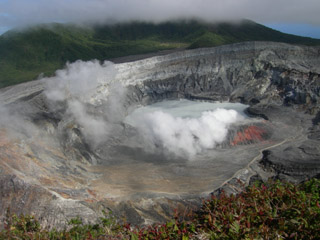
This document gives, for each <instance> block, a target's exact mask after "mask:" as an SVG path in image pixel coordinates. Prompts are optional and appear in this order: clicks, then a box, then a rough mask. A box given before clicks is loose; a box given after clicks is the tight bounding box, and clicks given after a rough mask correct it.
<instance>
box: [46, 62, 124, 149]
mask: <svg viewBox="0 0 320 240" xmlns="http://www.w3.org/2000/svg"><path fill="white" fill-rule="evenodd" d="M115 75H116V70H115V68H114V64H113V63H111V62H107V61H105V62H104V63H102V64H100V63H99V61H97V60H94V61H88V62H84V61H76V62H75V63H68V64H67V65H66V68H65V69H62V70H58V71H56V75H55V76H54V77H52V78H49V79H46V83H47V85H46V91H45V94H46V96H47V97H48V99H49V100H52V101H66V103H67V112H68V113H69V114H71V115H72V116H73V119H74V121H76V122H77V123H78V124H79V125H80V127H81V130H82V133H83V134H84V136H85V137H86V139H87V140H88V142H90V144H92V145H93V146H95V145H97V144H99V143H100V142H102V141H104V140H107V139H108V137H109V135H110V134H111V132H112V130H114V129H112V128H115V125H114V124H113V123H114V122H115V121H116V120H118V121H119V119H121V114H120V113H119V111H118V112H116V109H117V108H118V109H121V104H122V101H121V99H122V98H123V96H124V94H125V90H124V88H123V87H122V85H121V83H115V82H114V81H113V80H114V78H115ZM102 84H103V85H106V86H108V87H109V95H110V96H109V97H108V100H107V102H106V105H107V106H108V107H105V108H103V109H101V110H102V112H101V111H100V112H99V113H98V114H97V112H96V113H92V112H90V111H88V107H87V104H88V102H89V101H90V99H91V98H92V96H94V95H95V94H96V91H97V88H98V86H100V85H102ZM114 85H115V86H116V87H113V86H114ZM112 90H113V91H114V92H112ZM110 92H111V93H110ZM116 103H117V104H116ZM95 107H96V106H95ZM95 107H94V108H95ZM110 119H111V120H112V121H110ZM107 120H108V121H107Z"/></svg>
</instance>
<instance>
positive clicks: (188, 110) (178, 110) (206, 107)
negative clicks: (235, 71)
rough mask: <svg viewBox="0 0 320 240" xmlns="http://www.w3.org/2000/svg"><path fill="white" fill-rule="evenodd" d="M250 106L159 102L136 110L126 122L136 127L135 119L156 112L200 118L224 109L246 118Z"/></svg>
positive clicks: (175, 101) (172, 101) (183, 100)
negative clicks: (210, 112)
mask: <svg viewBox="0 0 320 240" xmlns="http://www.w3.org/2000/svg"><path fill="white" fill-rule="evenodd" d="M247 107H248V105H244V104H241V103H230V102H200V101H190V100H187V99H181V100H170V101H163V102H158V103H155V104H151V105H148V106H144V107H140V108H137V109H135V110H134V111H133V112H132V113H131V114H129V115H128V116H127V117H126V119H125V122H126V123H128V124H130V125H133V126H135V125H136V124H135V119H138V118H137V117H138V116H141V115H144V114H147V113H152V112H156V111H162V112H164V113H167V114H170V115H171V116H172V117H180V118H200V117H201V115H202V113H203V112H206V111H214V110H216V109H218V108H223V109H227V110H235V111H237V112H238V113H239V114H240V115H241V116H243V117H246V115H245V113H244V110H245V109H246V108H247Z"/></svg>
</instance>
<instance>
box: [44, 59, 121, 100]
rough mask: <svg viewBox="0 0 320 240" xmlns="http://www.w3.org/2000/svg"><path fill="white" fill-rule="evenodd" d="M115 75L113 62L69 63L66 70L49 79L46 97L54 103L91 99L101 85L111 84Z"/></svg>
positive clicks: (58, 71) (57, 72)
mask: <svg viewBox="0 0 320 240" xmlns="http://www.w3.org/2000/svg"><path fill="white" fill-rule="evenodd" d="M115 75H116V70H115V68H114V64H113V63H112V62H108V61H105V62H103V63H102V64H100V62H99V61H98V60H93V61H88V62H84V61H81V60H78V61H76V62H74V63H67V64H66V68H65V69H62V70H57V71H56V73H55V76H54V77H51V78H49V79H47V91H46V95H47V97H48V98H49V99H50V100H54V101H62V100H65V99H66V98H69V97H77V98H81V99H83V98H84V97H85V96H89V97H90V94H92V93H93V91H95V90H96V88H97V87H98V85H99V84H108V83H111V82H112V80H113V79H114V77H115Z"/></svg>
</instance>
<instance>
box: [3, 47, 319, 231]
mask: <svg viewBox="0 0 320 240" xmlns="http://www.w3.org/2000/svg"><path fill="white" fill-rule="evenodd" d="M115 68H116V69H117V75H116V76H115V78H114V79H113V81H114V82H121V83H122V84H123V85H125V86H126V88H127V91H126V96H125V98H124V99H123V102H122V107H123V109H124V113H128V112H130V111H132V109H134V108H135V107H137V106H139V105H147V104H151V103H154V102H157V101H161V100H164V99H178V98H187V99H192V100H206V101H231V102H242V103H245V104H248V105H250V107H249V108H248V109H247V110H246V111H247V114H248V115H249V116H251V117H252V119H251V120H250V122H249V123H248V124H247V125H245V126H239V127H236V126H235V128H234V130H232V131H231V133H230V135H229V137H228V140H227V141H226V142H225V143H224V144H222V145H221V146H220V148H219V149H216V150H213V151H208V152H206V153H203V154H199V155H198V156H197V158H198V161H191V162H190V161H186V160H176V159H165V160H163V161H162V160H160V162H157V161H158V160H159V159H162V157H163V156H154V155H148V154H146V153H139V154H137V155H138V159H134V160H132V161H131V159H127V157H128V155H129V156H130V151H131V150H130V149H134V148H133V147H132V146H133V145H132V144H133V143H135V141H134V139H133V140H132V139H131V140H132V141H131V140H130V138H132V137H134V136H135V135H132V134H131V132H132V131H133V132H134V129H130V128H129V127H128V126H124V125H123V124H122V123H121V122H118V123H115V124H116V125H117V128H115V129H117V130H116V134H114V135H113V137H112V138H109V139H108V140H106V141H104V142H103V143H100V144H99V145H98V146H95V147H92V145H90V142H88V140H87V139H86V138H85V137H84V133H83V129H82V128H81V127H80V126H79V123H78V122H77V119H75V118H74V117H72V116H70V114H68V112H67V111H66V103H65V102H64V101H62V102H58V103H56V102H55V103H53V102H51V101H49V100H48V99H47V97H46V95H45V94H44V89H45V86H46V81H45V80H43V81H33V82H29V83H25V84H21V85H17V86H13V87H8V88H5V89H1V90H0V100H1V104H2V105H3V107H4V108H6V109H9V110H7V111H6V114H8V111H9V113H10V115H11V116H14V117H19V118H21V119H22V120H23V121H18V124H23V125H25V126H29V125H30V128H26V127H25V128H21V129H20V128H17V127H16V126H17V125H14V124H13V123H12V124H13V125H10V124H9V125H2V128H1V131H0V136H1V138H0V159H1V162H0V172H1V176H0V185H1V187H0V199H1V201H0V210H1V215H2V216H4V213H5V211H6V209H7V208H8V207H10V208H11V210H12V211H14V212H17V213H20V212H23V213H32V214H35V215H36V216H38V217H39V218H41V219H43V224H44V225H46V226H56V227H59V226H61V225H62V224H64V222H65V221H67V219H70V218H72V217H75V216H80V217H82V218H83V219H85V221H94V220H96V219H97V218H98V217H99V216H100V215H101V210H102V209H110V210H112V211H113V213H114V214H115V215H117V216H123V217H125V218H126V219H127V220H128V221H129V222H132V223H134V224H143V223H150V222H152V221H163V220H165V219H167V218H168V216H169V215H170V212H171V211H172V209H175V208H178V209H179V208H183V207H185V206H187V205H190V206H195V205H197V204H199V197H200V196H201V197H205V196H207V195H209V194H210V192H215V193H218V192H219V191H220V190H221V189H222V188H223V189H225V190H226V191H228V192H232V193H234V192H237V191H238V184H239V181H238V180H241V181H242V182H244V183H245V184H249V183H250V181H251V182H252V181H253V180H254V179H263V180H265V179H267V178H268V177H276V178H281V179H287V180H290V181H295V182H299V181H303V180H305V179H306V178H309V177H317V176H319V174H320V163H319V161H320V144H319V143H320V126H319V114H320V104H319V101H320V99H319V96H320V48H316V47H302V46H294V45H288V44H281V43H270V42H268V43H267V42H247V43H240V44H234V45H227V46H222V47H217V48H208V49H197V50H190V51H182V52H178V53H172V54H169V55H165V56H158V57H152V58H148V59H143V60H139V61H135V62H128V63H121V64H117V65H115ZM109 86H110V83H106V84H101V85H100V86H99V87H98V88H97V91H96V92H95V93H94V94H93V95H92V96H91V99H90V101H88V102H87V105H86V106H87V108H88V111H89V112H90V111H91V112H93V113H94V114H101V112H103V109H104V108H103V106H104V105H108V94H109V90H110V89H109ZM2 118H3V117H2ZM107 118H108V116H107ZM11 122H12V121H11ZM34 126H36V128H34ZM30 129H31V131H30ZM135 147H136V149H135V152H137V151H141V149H140V148H141V146H135ZM137 149H139V150H137ZM126 152H127V155H125V153H126ZM121 154H124V155H121ZM140 157H141V161H139V160H140V159H139V158H140ZM152 158H159V159H158V160H153V159H152ZM164 158H165V157H164ZM118 159H121V161H119V162H120V163H119V162H117V161H118ZM123 159H124V160H123ZM161 161H162V162H161ZM164 172H165V173H167V175H164V174H163V173H164ZM139 176H143V177H141V178H139ZM185 185H186V186H185Z"/></svg>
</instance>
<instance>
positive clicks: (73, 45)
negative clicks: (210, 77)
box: [0, 20, 320, 87]
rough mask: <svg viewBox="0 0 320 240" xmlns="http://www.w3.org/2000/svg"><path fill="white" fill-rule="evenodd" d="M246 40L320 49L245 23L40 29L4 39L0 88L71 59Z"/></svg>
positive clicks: (1, 38) (309, 42) (0, 46)
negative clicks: (300, 45) (301, 45)
mask: <svg viewBox="0 0 320 240" xmlns="http://www.w3.org/2000/svg"><path fill="white" fill-rule="evenodd" d="M243 41H275V42H286V43H292V44H303V45H320V40H318V39H312V38H305V37H298V36H294V35H290V34H284V33H281V32H278V31H275V30H272V29H270V28H267V27H265V26H263V25H260V24H257V23H254V22H252V21H248V20H245V21H243V22H241V23H239V24H230V23H219V24H218V23H217V24H205V23H200V22H197V21H189V22H184V21H181V22H167V23H161V24H152V23H142V22H132V23H126V24H117V25H108V26H95V27H80V26H75V25H64V24H56V23H55V24H49V25H39V26H36V27H32V28H29V29H27V30H24V31H19V30H11V31H8V32H7V33H5V34H3V35H1V36H0V87H5V86H9V85H13V84H17V83H21V82H25V81H29V80H33V79H36V78H37V77H38V76H39V74H41V73H43V74H44V75H45V76H49V75H51V74H53V73H54V71H55V70H56V69H58V68H61V67H62V66H63V65H64V64H65V63H66V62H67V61H70V62H73V61H75V60H78V59H82V60H90V59H99V60H105V59H112V58H116V57H121V56H128V55H134V54H144V53H150V52H157V51H161V50H166V49H176V48H200V47H213V46H219V45H223V44H230V43H235V42H243Z"/></svg>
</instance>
